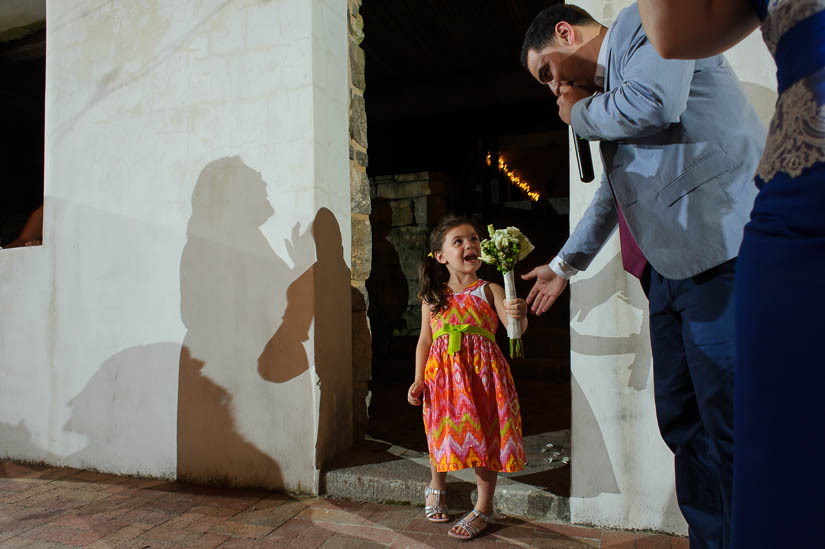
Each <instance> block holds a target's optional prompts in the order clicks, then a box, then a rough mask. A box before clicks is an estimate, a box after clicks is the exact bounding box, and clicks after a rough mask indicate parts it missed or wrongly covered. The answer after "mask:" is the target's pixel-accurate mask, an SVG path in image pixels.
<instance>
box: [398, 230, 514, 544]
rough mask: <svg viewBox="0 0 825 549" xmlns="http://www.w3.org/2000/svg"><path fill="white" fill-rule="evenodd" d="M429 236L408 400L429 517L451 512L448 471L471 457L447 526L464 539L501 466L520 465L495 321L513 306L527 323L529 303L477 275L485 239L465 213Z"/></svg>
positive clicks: (480, 525) (484, 514)
mask: <svg viewBox="0 0 825 549" xmlns="http://www.w3.org/2000/svg"><path fill="white" fill-rule="evenodd" d="M429 245H430V250H431V252H430V254H429V255H428V256H427V257H425V258H424V259H423V260H422V262H421V265H420V268H419V270H420V276H421V291H420V292H419V294H418V297H419V298H420V299H421V335H420V336H419V338H418V347H417V348H416V352H415V381H414V382H413V384H412V385H411V386H410V389H409V391H408V392H407V401H408V402H409V403H410V404H412V405H416V406H417V405H419V404H422V401H423V412H424V426H425V429H426V432H427V444H428V446H429V450H430V470H431V472H432V480H431V481H430V485H429V486H428V487H427V490H426V492H425V497H426V502H425V507H424V511H425V514H426V516H427V519H428V520H430V521H433V522H446V521H448V520H449V517H448V516H447V512H446V507H445V506H444V505H443V504H442V499H441V497H442V495H445V494H446V490H445V488H446V480H447V472H448V471H457V470H459V469H464V468H466V467H475V474H476V484H477V485H478V500H477V501H476V506H475V509H473V511H472V512H471V513H470V514H469V515H467V516H466V517H465V518H463V519H461V520H459V521H458V522H457V523H456V524H455V525H454V526H453V527H452V528H451V529H450V531H449V534H450V535H451V536H453V537H456V538H460V539H465V540H468V539H473V538H475V537H476V536H478V535H479V534H480V533H481V532H482V531H483V530H484V529H486V528H487V526H488V524H489V523H490V514H491V513H492V512H493V494H494V492H495V487H496V476H497V473H498V472H499V471H503V472H507V473H510V472H514V471H520V470H521V469H522V468H523V467H524V448H523V444H522V438H521V414H520V413H519V403H518V396H517V395H516V388H515V385H514V384H513V377H512V376H511V375H510V366H509V365H508V364H507V360H506V359H505V358H504V355H503V354H502V353H501V349H499V347H498V345H497V344H496V341H495V330H496V328H497V327H498V321H499V319H500V320H501V321H502V322H503V323H505V324H506V322H507V316H511V317H513V318H515V319H518V320H519V321H520V323H521V331H522V333H523V332H524V330H525V329H526V328H527V317H526V312H527V305H526V304H525V302H524V300H523V299H514V300H511V301H505V300H504V288H502V287H501V286H499V285H498V284H491V283H488V282H486V281H484V280H480V279H479V278H478V277H477V276H476V271H478V269H479V267H480V266H481V240H480V239H479V236H478V233H477V232H476V230H475V228H474V227H473V224H472V222H471V221H470V220H469V219H467V218H463V217H447V218H445V219H443V220H442V221H441V223H439V224H438V226H437V227H435V229H433V231H432V233H431V234H430V242H429ZM496 313H497V314H498V316H496ZM422 393H423V398H422ZM445 499H446V498H445Z"/></svg>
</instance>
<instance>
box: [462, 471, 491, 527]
mask: <svg viewBox="0 0 825 549" xmlns="http://www.w3.org/2000/svg"><path fill="white" fill-rule="evenodd" d="M475 471H476V487H477V488H478V499H476V506H475V508H476V509H477V510H478V511H480V512H482V513H484V514H485V515H488V516H489V515H490V514H491V513H492V512H493V495H494V494H495V492H496V481H497V480H498V473H496V472H495V471H491V470H489V469H487V468H486V467H476V470H475ZM464 519H465V520H466V521H467V522H469V523H470V524H471V525H472V526H475V527H476V528H478V529H479V530H481V531H484V530H486V529H487V526H488V524H487V522H486V521H485V520H484V519H483V518H481V517H477V516H476V515H474V514H473V513H470V514H469V515H467V516H466V517H464ZM453 531H454V532H455V533H456V534H459V535H461V536H467V535H470V532H468V531H467V530H465V529H464V528H463V527H461V526H458V525H456V526H453Z"/></svg>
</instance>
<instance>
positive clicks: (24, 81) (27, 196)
mask: <svg viewBox="0 0 825 549" xmlns="http://www.w3.org/2000/svg"><path fill="white" fill-rule="evenodd" d="M0 72H2V75H3V76H2V78H0V117H2V119H3V121H4V124H3V137H2V146H1V147H0V151H2V152H0V155H2V156H1V157H0V162H2V165H3V169H4V172H5V177H4V178H3V184H2V195H3V196H2V199H0V246H3V247H7V246H9V245H10V244H12V243H15V242H16V243H15V244H14V245H18V244H19V245H21V246H22V245H25V244H26V243H39V241H40V240H41V238H42V234H41V233H42V228H41V226H42V221H41V217H39V214H37V213H35V212H38V211H39V210H38V209H39V208H40V206H41V205H42V204H43V128H44V125H45V114H44V112H45V108H44V105H45V98H46V30H45V29H41V30H39V31H36V32H34V33H32V34H29V35H27V36H25V37H24V38H20V39H17V40H13V41H7V42H0ZM32 214H35V216H34V217H32ZM30 218H32V223H31V224H34V225H37V227H30V228H31V229H32V231H29V232H30V234H28V235H27V237H26V238H22V239H21V238H20V237H21V233H22V232H23V228H24V226H26V224H27V221H29V219H30ZM31 224H30V225H31ZM27 229H28V228H27ZM35 229H36V230H35ZM35 233H36V234H35ZM35 236H37V238H34V237H35Z"/></svg>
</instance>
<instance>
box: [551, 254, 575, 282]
mask: <svg viewBox="0 0 825 549" xmlns="http://www.w3.org/2000/svg"><path fill="white" fill-rule="evenodd" d="M548 267H550V269H551V270H552V271H553V272H554V273H556V274H557V275H559V276H560V277H562V278H563V279H565V280H570V277H572V276H573V275H574V274H576V273H578V272H579V270H578V269H577V268H575V267H574V266H572V265H569V264H568V263H565V261H564V260H563V259H562V258H561V257H559V256H556V257H554V258H553V261H551V262H550V265H548Z"/></svg>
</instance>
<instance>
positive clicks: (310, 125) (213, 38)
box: [0, 0, 350, 491]
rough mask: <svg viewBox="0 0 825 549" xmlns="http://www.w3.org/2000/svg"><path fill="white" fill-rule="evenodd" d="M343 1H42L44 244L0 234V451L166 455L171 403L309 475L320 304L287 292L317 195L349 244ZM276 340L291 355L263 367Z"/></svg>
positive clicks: (97, 460)
mask: <svg viewBox="0 0 825 549" xmlns="http://www.w3.org/2000/svg"><path fill="white" fill-rule="evenodd" d="M346 21H347V20H346V2H345V1H344V0H268V1H261V0H231V1H230V0H204V1H199V2H168V1H160V0H156V1H147V2H133V1H131V0H115V1H113V2H104V3H101V2H95V1H92V0H78V1H73V2H64V1H62V0H52V1H50V2H49V3H48V12H47V22H48V37H47V48H48V51H47V93H46V146H45V149H46V150H45V155H46V168H45V220H44V244H43V246H41V247H37V248H21V249H14V250H2V251H0V303H2V308H3V311H4V313H3V315H0V379H2V382H0V456H2V457H12V458H19V459H30V460H43V461H46V462H48V463H54V464H60V465H69V466H74V467H87V468H93V469H98V470H102V471H109V472H115V473H129V474H145V475H150V476H160V477H174V476H175V475H176V474H177V471H178V465H179V464H178V460H179V459H180V456H179V455H178V452H179V448H178V442H179V439H180V437H181V432H180V430H179V428H178V425H179V423H180V422H181V421H184V422H188V423H187V425H189V428H190V429H194V430H198V429H201V428H202V429H204V431H203V435H202V437H201V438H203V439H205V440H206V441H207V443H208V444H210V445H212V446H216V447H220V446H221V445H222V444H224V442H225V441H224V439H226V440H227V441H229V442H226V445H229V446H232V445H234V446H233V447H236V448H239V449H240V448H242V449H243V452H246V453H247V454H248V455H254V456H256V457H255V459H258V460H259V461H261V463H264V462H266V463H267V467H270V469H268V471H276V472H277V471H279V474H280V477H281V478H280V479H277V478H271V479H270V480H269V481H266V482H265V483H268V484H270V485H272V486H273V487H277V486H279V485H280V484H282V485H283V486H284V487H286V488H287V489H291V490H301V491H314V490H316V489H317V479H316V471H315V467H314V462H315V452H316V445H315V439H316V432H317V423H318V406H319V404H318V402H319V390H320V389H319V387H318V384H317V383H316V381H317V379H316V375H315V371H314V370H315V369H314V366H315V363H314V343H315V341H316V339H317V338H316V334H315V332H314V328H313V326H314V319H313V318H312V315H311V314H310V315H309V317H308V318H303V317H301V318H300V319H298V320H289V319H293V318H294V315H287V313H286V311H287V306H288V304H289V300H290V299H293V298H294V296H295V295H297V294H296V293H290V294H289V296H293V297H289V296H288V290H289V289H290V287H293V288H294V287H295V286H292V285H293V282H295V281H296V280H297V279H299V277H300V276H301V275H302V274H303V273H305V271H306V270H307V269H308V268H310V267H311V266H312V265H313V264H314V263H315V262H316V244H317V243H316V242H315V241H314V240H313V233H312V230H311V229H312V226H313V222H314V220H315V219H316V216H317V215H319V210H321V209H322V208H326V209H327V210H329V211H331V212H332V214H333V216H334V220H333V222H332V223H333V224H335V222H337V225H338V228H339V230H340V233H341V236H340V238H341V242H340V243H339V248H340V254H341V257H340V260H339V263H340V264H341V265H344V266H345V267H344V268H342V269H341V270H345V269H346V268H347V267H348V266H349V263H350V219H349V216H350V213H349V211H350V210H349V179H348V178H349V170H348V118H347V117H348V114H347V101H348V97H349V88H348V84H347V38H346V32H347V26H346V25H347V22H346ZM207 167H209V169H207V170H205V168H207ZM210 170H211V171H210ZM207 172H208V173H207ZM210 174H211V175H210ZM207 175H208V177H207ZM261 180H262V181H263V183H261ZM196 183H198V184H199V185H201V187H200V190H198V189H196ZM195 191H197V192H195ZM267 194H268V198H267V196H266V195H267ZM347 272H348V271H347ZM312 287H313V286H312V284H311V283H310V284H309V288H310V289H311V288H312ZM298 293H300V292H298ZM304 293H306V292H304ZM298 297H301V298H302V299H304V300H306V299H307V296H305V295H303V296H300V295H299V296H298ZM322 297H324V298H328V299H338V300H339V302H341V303H343V302H345V301H346V302H347V303H348V299H349V294H348V293H346V295H343V296H322ZM318 298H319V296H318V295H316V294H313V293H312V291H311V290H310V294H309V298H308V299H309V301H308V302H307V304H306V305H307V306H308V307H309V310H310V311H312V310H313V309H312V308H313V299H316V300H317V299H318ZM294 299H297V298H294ZM304 309H305V308H301V309H300V310H304ZM346 309H347V311H346V315H345V316H346V319H349V311H348V307H347V308H346ZM292 310H298V308H297V307H295V303H293V309H292ZM285 315H287V317H288V318H285ZM288 321H289V322H290V323H291V324H290V325H289V326H287V322H288ZM302 322H303V323H306V325H305V326H302V325H301V323H302ZM287 328H289V329H287ZM348 329H349V327H348V325H344V326H341V327H340V331H341V332H342V333H344V335H346V334H348V332H347V330H348ZM302 330H303V332H302ZM276 334H286V335H285V336H283V337H281V336H278V337H277V338H276V337H274V336H275V335H276ZM284 338H286V340H284ZM276 340H277V341H276ZM270 341H276V343H278V345H281V346H287V347H289V348H290V349H292V352H291V354H290V355H289V356H291V357H299V358H300V360H295V361H294V362H296V364H290V365H283V372H282V373H283V375H281V376H280V377H279V376H277V375H276V376H274V378H273V377H272V376H270V379H265V376H264V375H263V374H262V373H259V369H260V367H261V366H260V364H259V362H260V359H259V357H260V356H262V355H261V353H262V352H263V350H264V348H265V346H266V345H267V343H268V342H270ZM182 347H183V348H184V350H185V351H186V353H188V354H187V355H186V359H187V360H188V362H186V361H185V360H182V359H181V356H182ZM302 361H303V362H302ZM302 364H303V365H302ZM274 367H276V368H281V365H279V364H277V363H276V364H275V366H274ZM342 367H344V366H342ZM347 367H349V366H348V365H347ZM185 368H187V370H186V371H187V372H189V373H188V374H187V376H188V377H187V379H188V380H189V381H187V384H189V385H187V386H190V385H191V388H192V391H191V393H192V394H195V393H196V394H198V395H200V397H199V399H200V400H199V401H198V402H197V404H196V405H193V404H192V403H190V402H188V401H187V400H186V399H187V398H188V397H187V396H186V395H187V394H190V392H187V391H184V390H183V389H182V388H181V386H180V383H179V381H180V380H181V379H182V377H181V373H182V372H183V371H184V369H185ZM273 379H274V380H273ZM181 383H182V382H181ZM344 390H345V389H344ZM204 395H206V396H204ZM347 397H348V398H349V394H348V395H347ZM205 398H206V399H208V398H211V399H213V400H214V402H208V401H204V399H205ZM182 409H186V410H188V411H187V412H183V411H182ZM182 418H183V419H182ZM186 418H188V419H186ZM193 421H194V424H193V423H192V422H193ZM198 421H200V422H201V423H203V425H198ZM342 421H343V420H342ZM216 423H220V424H221V425H223V430H222V431H215V429H217V428H216V427H215V426H214V425H215V424H216ZM343 428H345V426H342V429H343ZM189 434H190V435H191V434H192V433H189ZM189 438H190V440H191V439H192V437H191V436H190V437H189ZM210 439H211V440H210ZM230 439H231V441H230ZM239 451H240V450H239ZM239 461H241V462H242V459H240V460H239ZM234 466H235V467H236V469H242V468H243V463H235V464H234ZM261 471H262V472H261V473H260V474H261V475H264V474H269V473H266V472H265V471H263V469H262V470H261ZM214 474H215V476H221V471H214ZM233 474H234V473H232V472H231V471H230V472H229V473H227V476H229V477H230V480H232V478H231V477H232V476H233ZM253 474H257V473H253ZM276 476H277V475H276ZM235 480H238V481H239V482H240V483H245V482H252V479H251V478H250V479H242V478H240V479H235ZM264 480H265V479H264Z"/></svg>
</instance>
